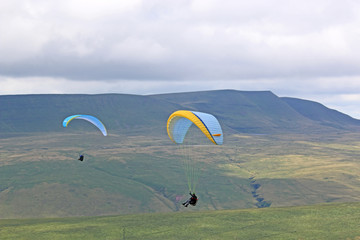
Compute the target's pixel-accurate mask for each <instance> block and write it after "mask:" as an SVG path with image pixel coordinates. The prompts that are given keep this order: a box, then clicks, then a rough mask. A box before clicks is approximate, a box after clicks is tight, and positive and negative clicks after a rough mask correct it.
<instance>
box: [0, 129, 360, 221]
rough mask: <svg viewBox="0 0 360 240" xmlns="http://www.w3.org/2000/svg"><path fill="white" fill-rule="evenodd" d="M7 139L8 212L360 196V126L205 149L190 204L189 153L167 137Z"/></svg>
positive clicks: (4, 180)
mask: <svg viewBox="0 0 360 240" xmlns="http://www.w3.org/2000/svg"><path fill="white" fill-rule="evenodd" d="M100 135H101V134H100ZM0 146H1V148H0V154H1V163H0V164H1V165H0V182H1V188H0V216H1V218H22V217H66V216H94V215H109V214H129V213H143V212H171V211H199V210H216V209H237V208H257V207H269V206H271V207H276V206H294V205H310V204H317V203H325V202H353V201H359V200H360V178H359V172H360V163H359V161H358V156H359V154H360V139H359V136H358V135H357V134H350V133H349V134H342V135H328V136H326V137H325V135H324V136H321V137H320V136H318V135H313V136H310V135H306V136H304V135H291V136H290V135H246V134H236V135H231V136H229V137H228V138H227V139H226V142H225V144H224V145H222V146H216V147H211V148H206V149H200V148H199V149H195V150H194V156H195V155H196V156H198V157H197V158H196V161H197V164H198V166H199V167H200V168H201V171H200V172H201V176H200V180H199V184H198V189H197V194H198V196H199V198H200V200H199V204H198V205H197V206H196V208H189V209H185V208H183V207H182V206H181V204H180V203H181V201H183V200H184V199H186V198H187V197H188V190H187V183H186V178H185V173H184V168H183V165H182V161H181V158H182V155H181V153H180V152H179V151H178V149H177V147H176V146H175V145H173V143H171V142H169V140H168V139H167V136H166V135H165V136H164V138H161V137H160V138H153V139H149V138H148V137H147V136H132V137H128V136H124V135H115V134H114V135H111V134H110V136H109V137H102V136H99V134H96V133H95V132H94V133H84V134H77V133H70V134H60V133H54V134H48V135H38V136H35V135H31V136H22V137H19V136H17V137H11V138H5V139H0ZM205 150H206V151H205ZM202 151H204V152H202ZM79 153H84V154H85V161H84V162H80V161H77V160H76V159H77V157H78V154H79Z"/></svg>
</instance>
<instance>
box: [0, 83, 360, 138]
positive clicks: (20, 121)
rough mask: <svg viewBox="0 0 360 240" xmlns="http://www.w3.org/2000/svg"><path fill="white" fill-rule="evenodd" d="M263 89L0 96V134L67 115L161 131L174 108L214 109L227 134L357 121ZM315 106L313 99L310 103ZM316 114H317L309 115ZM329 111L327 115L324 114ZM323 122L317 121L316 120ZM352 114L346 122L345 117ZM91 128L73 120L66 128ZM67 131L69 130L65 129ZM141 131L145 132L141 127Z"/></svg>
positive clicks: (52, 124)
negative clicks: (79, 115) (295, 101)
mask: <svg viewBox="0 0 360 240" xmlns="http://www.w3.org/2000/svg"><path fill="white" fill-rule="evenodd" d="M293 102H294V101H291V100H290V99H288V98H279V97H278V96H276V95H275V94H273V93H271V92H268V91H264V92H245V91H234V90H219V91H209V92H193V93H177V94H162V95H150V96H140V95H126V94H100V95H15V96H0V103H1V104H0V134H1V135H4V134H5V133H24V132H27V133H31V132H63V131H64V129H62V126H61V122H62V120H63V119H64V118H65V117H67V116H69V115H72V114H89V115H94V116H97V117H99V118H100V119H101V120H102V121H103V122H104V124H105V125H106V126H107V128H108V130H109V132H110V133H111V132H122V133H127V134H132V135H134V134H135V135H144V134H147V135H154V134H155V135H160V134H162V133H163V131H164V124H165V122H166V120H167V118H168V116H169V115H170V114H171V113H172V112H173V111H175V110H178V109H190V110H197V111H203V112H209V113H212V114H214V115H215V116H216V117H218V119H219V120H220V122H221V124H222V126H223V128H224V131H225V132H229V133H234V132H238V133H261V134H264V133H294V132H297V133H312V132H314V131H318V132H321V131H338V130H347V131H353V129H354V128H359V126H360V120H355V119H351V118H350V117H349V116H347V115H345V114H342V113H340V112H335V111H333V110H330V109H328V108H326V107H325V106H322V105H321V106H320V105H319V106H317V107H316V108H314V107H311V108H309V107H308V105H309V104H307V102H305V101H300V100H299V101H297V103H296V104H293ZM313 105H314V104H313ZM314 112H316V113H317V116H318V117H317V118H314V117H312V116H313V113H314ZM329 113H331V117H330V118H329V116H330V114H329ZM319 119H322V120H325V119H326V121H327V124H322V123H321V122H319V121H318V120H319ZM349 119H351V121H349ZM73 129H77V130H79V129H81V130H91V129H93V128H92V127H91V126H90V125H89V126H87V125H83V124H78V123H77V122H74V123H73V124H72V125H71V128H70V130H73ZM70 130H69V131H70ZM144 130H145V131H144Z"/></svg>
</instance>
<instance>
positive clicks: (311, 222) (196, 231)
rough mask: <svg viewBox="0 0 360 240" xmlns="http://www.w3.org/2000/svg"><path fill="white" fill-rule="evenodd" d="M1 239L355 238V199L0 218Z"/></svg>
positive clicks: (359, 212)
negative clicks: (274, 205) (200, 209)
mask: <svg viewBox="0 0 360 240" xmlns="http://www.w3.org/2000/svg"><path fill="white" fill-rule="evenodd" d="M0 236H1V239H2V240H7V239H17V240H20V239H37V240H41V239H46V240H47V239H52V240H57V239H79V240H81V239H86V240H91V239H109V240H111V239H114V240H115V239H117V240H119V239H128V240H130V239H134V240H135V239H137V240H138V239H247V240H250V239H268V240H271V239H284V240H285V239H286V240H289V239H316V240H321V239H324V240H325V239H326V240H331V239H336V240H338V239H349V240H350V239H354V240H355V239H360V203H359V202H357V203H336V204H334V203H332V204H322V205H313V206H299V207H283V208H263V209H241V210H221V211H205V212H186V213H185V212H183V213H157V214H139V215H120V216H103V217H81V218H50V219H46V218H43V219H22V220H16V219H14V220H0Z"/></svg>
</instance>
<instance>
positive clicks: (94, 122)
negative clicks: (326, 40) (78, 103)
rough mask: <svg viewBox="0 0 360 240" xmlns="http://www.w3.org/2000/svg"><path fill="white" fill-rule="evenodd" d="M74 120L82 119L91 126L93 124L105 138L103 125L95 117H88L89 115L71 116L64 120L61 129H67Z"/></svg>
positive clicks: (105, 133)
mask: <svg viewBox="0 0 360 240" xmlns="http://www.w3.org/2000/svg"><path fill="white" fill-rule="evenodd" d="M74 119H82V120H86V121H88V122H90V123H92V124H94V125H95V126H96V127H97V128H98V129H99V130H100V131H101V132H102V134H103V135H104V136H107V131H106V128H105V126H104V124H103V123H102V122H101V121H100V120H99V119H97V118H96V117H93V116H90V115H72V116H69V117H67V118H65V119H64V121H63V127H67V125H68V124H69V123H70V122H71V121H72V120H74Z"/></svg>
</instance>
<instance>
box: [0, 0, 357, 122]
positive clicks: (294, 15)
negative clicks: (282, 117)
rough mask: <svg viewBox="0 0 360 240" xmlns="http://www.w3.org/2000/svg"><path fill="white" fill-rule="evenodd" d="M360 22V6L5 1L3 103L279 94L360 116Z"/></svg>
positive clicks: (262, 0) (0, 26)
mask: <svg viewBox="0 0 360 240" xmlns="http://www.w3.org/2000/svg"><path fill="white" fill-rule="evenodd" d="M359 25H360V2H356V1H353V0H344V1H341V2H339V1H335V0H314V1H300V0H254V1H235V0H234V1H220V0H206V1H205V0H174V1H168V2H167V1H162V0H147V1H142V0H121V1H117V0H108V1H100V0H87V1H85V0H62V1H60V0H54V1H45V0H13V1H0V32H1V33H2V34H1V36H0V53H1V54H0V76H2V77H0V84H1V88H0V94H17V93H78V92H79V93H100V92H102V93H103V92H122V93H126V92H128V93H136V94H147V93H161V92H176V91H196V90H208V89H222V88H234V89H239V90H272V91H273V92H275V93H276V94H278V95H280V96H285V95H287V96H294V97H303V98H309V99H312V100H316V101H321V102H322V103H324V104H325V105H326V104H330V106H335V107H340V108H342V109H346V111H347V112H349V113H350V112H354V113H355V112H356V114H357V115H356V116H359V115H358V114H359V113H358V112H357V110H355V109H356V107H355V106H356V104H358V103H359V101H358V98H357V97H358V92H360V86H359V83H358V82H359V76H360V57H359V56H360V45H359V44H358V43H359V42H360V29H359V27H358V26H359ZM40 83H41V84H40ZM350 106H352V107H350ZM351 109H353V110H351Z"/></svg>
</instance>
